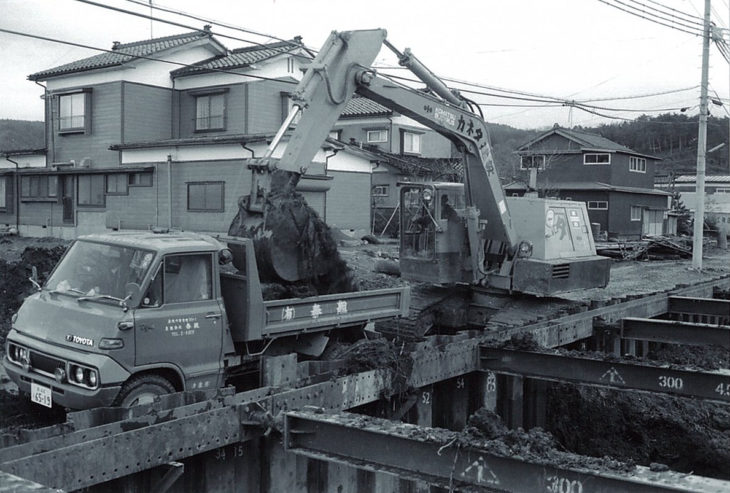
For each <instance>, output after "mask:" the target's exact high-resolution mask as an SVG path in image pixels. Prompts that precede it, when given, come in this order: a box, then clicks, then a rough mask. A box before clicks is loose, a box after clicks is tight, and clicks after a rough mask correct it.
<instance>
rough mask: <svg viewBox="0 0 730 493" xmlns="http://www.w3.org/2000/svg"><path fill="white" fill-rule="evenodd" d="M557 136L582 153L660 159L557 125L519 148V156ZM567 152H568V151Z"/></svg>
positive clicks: (590, 134) (597, 136) (600, 137)
mask: <svg viewBox="0 0 730 493" xmlns="http://www.w3.org/2000/svg"><path fill="white" fill-rule="evenodd" d="M553 134H557V135H562V136H563V137H565V138H566V139H570V140H572V141H574V142H575V143H577V144H578V145H579V146H580V149H581V150H582V151H595V150H601V151H609V152H624V153H627V154H633V155H635V156H642V157H646V158H650V159H657V160H659V159H660V158H658V157H656V156H649V155H645V154H642V153H639V152H636V151H634V150H632V149H630V148H629V147H626V146H624V145H621V144H619V143H617V142H614V141H612V140H610V139H607V138H605V137H602V136H600V135H597V134H592V133H588V132H583V131H582V130H575V129H572V128H562V127H558V126H557V125H556V126H555V127H553V128H551V129H550V130H548V131H547V132H545V133H543V134H540V135H539V136H537V137H536V138H534V139H532V140H531V141H529V142H527V143H526V144H523V145H521V146H520V147H518V148H517V153H518V154H525V153H527V152H528V151H531V150H532V149H531V148H532V146H533V145H534V144H536V143H538V142H540V141H541V140H543V139H545V138H546V137H549V136H550V135H553ZM556 152H558V153H560V152H563V150H556ZM565 152H568V151H567V150H566V151H565Z"/></svg>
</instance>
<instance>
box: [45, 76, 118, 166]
mask: <svg viewBox="0 0 730 493" xmlns="http://www.w3.org/2000/svg"><path fill="white" fill-rule="evenodd" d="M91 89H92V91H91V113H90V114H89V112H87V116H90V118H91V132H90V133H89V134H86V133H83V134H66V135H62V134H59V133H58V130H59V107H58V101H59V99H58V93H56V94H55V95H53V97H52V98H50V101H49V104H50V105H51V113H52V118H51V121H50V122H47V123H46V128H47V132H49V134H48V141H47V142H49V161H50V162H68V161H70V160H72V159H73V160H75V161H76V162H77V163H80V162H81V160H82V159H83V158H85V157H88V158H91V160H92V165H91V166H92V167H95V168H97V167H104V166H116V165H117V164H118V163H119V161H118V160H119V156H118V154H117V152H114V151H110V150H109V146H110V145H112V144H119V143H120V142H121V141H122V118H121V114H122V82H110V83H107V84H100V85H97V86H93V87H92V88H91ZM61 92H63V91H61Z"/></svg>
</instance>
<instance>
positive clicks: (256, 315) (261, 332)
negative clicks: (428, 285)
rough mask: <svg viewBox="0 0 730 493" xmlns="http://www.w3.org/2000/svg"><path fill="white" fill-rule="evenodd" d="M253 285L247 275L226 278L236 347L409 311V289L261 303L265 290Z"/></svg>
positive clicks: (224, 287) (223, 278) (225, 293)
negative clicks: (237, 344) (250, 342)
mask: <svg viewBox="0 0 730 493" xmlns="http://www.w3.org/2000/svg"><path fill="white" fill-rule="evenodd" d="M253 284H254V285H253V286H248V280H247V278H246V276H243V275H240V274H231V273H221V287H222V290H223V300H224V303H225V308H226V314H227V316H228V320H229V322H230V328H231V336H232V338H233V340H234V341H236V342H245V341H254V340H262V339H271V338H276V337H284V336H291V335H297V334H302V333H307V332H319V331H327V330H331V329H334V328H337V327H344V326H352V325H357V324H364V323H367V322H373V321H376V320H381V319H387V318H393V317H403V316H406V315H407V314H408V311H409V308H410V287H408V286H405V287H400V288H388V289H376V290H370V291H357V292H353V293H339V294H328V295H322V296H311V297H307V298H290V299H283V300H271V301H262V300H261V290H260V285H259V284H258V282H257V280H256V281H255V282H254V283H253ZM247 307H249V309H248V310H247Z"/></svg>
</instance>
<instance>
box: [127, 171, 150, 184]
mask: <svg viewBox="0 0 730 493" xmlns="http://www.w3.org/2000/svg"><path fill="white" fill-rule="evenodd" d="M127 176H128V181H129V186H130V187H151V186H152V173H129V175H127Z"/></svg>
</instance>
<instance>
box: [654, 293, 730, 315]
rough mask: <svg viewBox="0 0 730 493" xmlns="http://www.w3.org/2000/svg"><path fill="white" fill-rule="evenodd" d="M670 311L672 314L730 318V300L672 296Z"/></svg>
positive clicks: (670, 298)
mask: <svg viewBox="0 0 730 493" xmlns="http://www.w3.org/2000/svg"><path fill="white" fill-rule="evenodd" d="M668 311H669V312H670V313H690V314H695V315H711V316H715V317H725V318H727V317H730V300H719V299H715V298H693V297H690V296H670V297H669V310H668Z"/></svg>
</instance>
